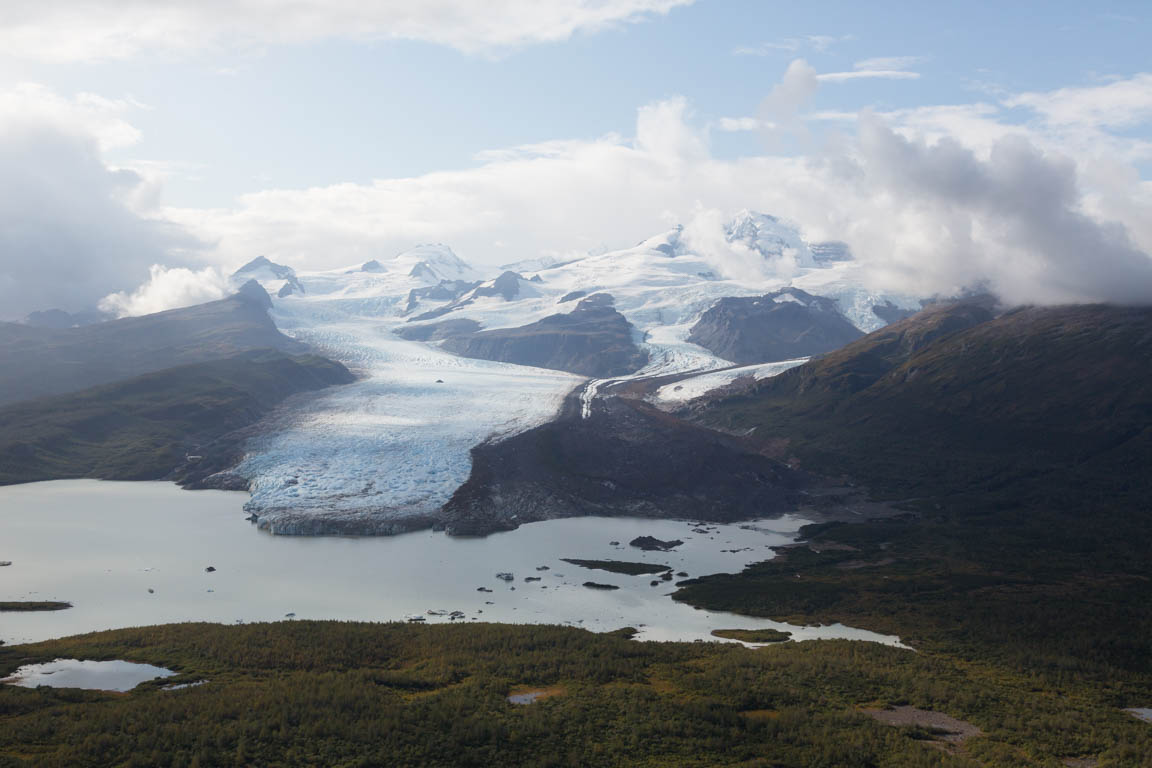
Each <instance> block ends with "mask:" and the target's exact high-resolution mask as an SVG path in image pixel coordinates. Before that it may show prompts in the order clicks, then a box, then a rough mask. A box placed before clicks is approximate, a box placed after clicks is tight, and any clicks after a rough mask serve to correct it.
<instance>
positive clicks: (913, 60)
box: [852, 56, 924, 70]
mask: <svg viewBox="0 0 1152 768" xmlns="http://www.w3.org/2000/svg"><path fill="white" fill-rule="evenodd" d="M922 61H924V57H923V56H877V57H875V58H871V59H863V60H861V61H858V62H856V63H855V64H853V65H852V66H853V68H855V69H863V70H870V69H871V70H876V69H908V67H911V66H914V65H916V64H919V63H920V62H922Z"/></svg>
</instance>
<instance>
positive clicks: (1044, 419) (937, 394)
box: [692, 303, 1152, 505]
mask: <svg viewBox="0 0 1152 768" xmlns="http://www.w3.org/2000/svg"><path fill="white" fill-rule="evenodd" d="M692 415H693V418H694V419H696V420H698V421H700V422H702V423H705V424H708V425H710V426H714V427H719V428H722V429H729V430H739V431H741V432H745V433H747V432H751V433H752V434H753V435H754V436H755V437H756V438H757V439H759V440H761V441H762V442H765V443H771V444H772V445H773V446H774V450H776V451H777V452H780V453H783V454H788V455H793V456H796V457H799V458H800V459H802V460H803V461H804V463H805V464H806V465H808V466H810V467H812V468H814V469H818V470H822V471H826V472H837V473H841V472H842V473H846V474H849V475H851V476H853V477H855V478H856V479H858V480H859V481H861V482H864V483H866V484H868V485H869V486H870V487H872V488H873V489H874V490H876V491H879V492H882V493H885V494H888V495H908V496H925V495H932V496H936V495H943V496H948V495H953V494H963V495H965V496H968V497H972V496H978V497H980V498H983V499H987V500H995V499H1003V500H1008V501H1011V502H1012V503H1015V504H1025V503H1028V502H1029V501H1031V502H1034V503H1043V502H1044V501H1045V500H1053V499H1058V500H1059V501H1060V503H1061V504H1063V505H1068V504H1071V503H1074V502H1075V503H1082V504H1099V503H1102V502H1108V501H1109V500H1110V501H1111V502H1117V501H1120V500H1129V501H1137V500H1139V501H1141V503H1142V502H1143V498H1144V496H1143V494H1145V493H1147V492H1148V491H1150V490H1152V477H1149V475H1148V473H1147V472H1146V471H1143V470H1141V469H1140V467H1141V466H1143V467H1145V468H1146V467H1147V466H1149V464H1147V463H1145V462H1148V461H1150V460H1152V309H1147V308H1128V307H1112V306H1101V305H1096V306H1072V307H1048V308H1024V309H1018V310H1014V311H1011V312H1008V313H1006V314H1003V315H1001V316H999V317H995V318H993V317H992V316H991V313H990V312H989V310H988V309H987V307H985V306H981V305H979V304H974V303H961V304H954V305H948V306H939V307H932V308H930V309H928V310H925V311H924V312H921V313H919V314H917V315H915V316H913V317H911V318H908V319H907V320H903V321H900V322H898V323H895V324H893V325H891V326H888V327H887V328H884V329H882V330H880V331H877V332H876V333H873V334H870V335H869V336H866V337H864V338H863V339H860V340H859V341H857V342H854V343H853V344H850V345H848V346H847V347H844V348H843V349H840V350H838V351H836V352H833V353H831V354H829V355H827V356H825V357H823V358H821V359H818V360H814V361H812V362H809V363H807V364H805V365H803V366H800V367H798V368H794V369H792V370H789V371H786V372H785V373H783V374H781V375H779V376H777V377H775V378H772V379H766V380H764V381H761V382H758V383H757V384H755V385H754V386H752V387H750V388H749V389H747V390H745V391H744V392H742V393H740V394H738V395H736V396H728V397H719V398H715V399H713V400H711V401H704V402H697V403H695V404H694V406H693V414H692Z"/></svg>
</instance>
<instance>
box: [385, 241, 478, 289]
mask: <svg viewBox="0 0 1152 768" xmlns="http://www.w3.org/2000/svg"><path fill="white" fill-rule="evenodd" d="M366 271H368V270H366ZM388 271H390V272H403V273H406V274H407V275H408V276H409V277H413V278H416V279H417V280H420V281H422V282H425V283H428V284H429V285H436V284H437V283H439V282H440V281H441V280H477V279H479V278H480V274H479V273H478V272H477V271H476V270H475V269H473V268H472V267H471V266H469V265H468V263H467V262H465V261H464V260H463V259H461V258H460V257H459V256H457V255H456V254H455V253H453V252H452V249H451V248H449V247H448V246H446V245H442V244H440V243H430V244H426V245H418V246H416V247H415V248H411V249H409V250H407V251H404V252H403V253H400V254H397V255H396V257H395V258H393V259H392V261H391V263H390V264H389V267H388Z"/></svg>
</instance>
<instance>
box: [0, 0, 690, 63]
mask: <svg viewBox="0 0 1152 768" xmlns="http://www.w3.org/2000/svg"><path fill="white" fill-rule="evenodd" d="M691 2H692V0H548V1H547V2H541V0H484V2H475V0H420V1H419V2H411V0H374V1H373V2H365V0H294V1H293V2H289V3H279V2H270V0H115V2H91V0H6V1H5V2H4V3H3V4H0V52H3V53H5V54H7V55H10V56H17V57H23V58H30V59H46V60H52V61H87V60H98V59H122V58H128V57H131V56H134V55H137V54H140V53H147V52H152V51H161V52H177V53H179V52H191V51H195V50H199V49H205V48H220V47H241V48H246V49H259V48H260V47H262V46H265V45H272V44H282V43H307V42H314V41H319V40H326V39H334V38H339V39H347V40H357V41H379V40H421V41H427V42H431V43H438V44H442V45H446V46H451V47H453V48H457V49H459V50H462V51H467V52H488V51H493V50H500V49H506V48H511V47H516V46H522V45H526V44H530V43H540V42H550V41H559V40H565V39H567V38H569V37H571V36H572V35H574V34H577V33H579V32H595V31H597V30H600V29H603V28H605V27H608V26H611V25H614V24H623V23H631V22H636V21H640V20H643V19H645V18H648V17H650V16H652V15H654V14H663V13H667V12H668V11H670V10H671V9H673V8H675V7H677V6H682V5H687V4H689V3H691Z"/></svg>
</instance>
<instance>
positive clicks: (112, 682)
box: [0, 659, 176, 692]
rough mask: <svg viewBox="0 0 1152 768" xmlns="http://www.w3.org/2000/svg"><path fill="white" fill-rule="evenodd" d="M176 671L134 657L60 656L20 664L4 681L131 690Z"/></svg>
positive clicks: (37, 685) (22, 684) (31, 684)
mask: <svg viewBox="0 0 1152 768" xmlns="http://www.w3.org/2000/svg"><path fill="white" fill-rule="evenodd" d="M174 674H176V673H175V672H173V671H172V670H170V669H164V668H163V667H155V666H153V665H151V664H136V663H134V662H131V661H81V660H80V659H56V660H55V661H49V662H47V663H44V664H28V665H27V666H23V667H20V668H19V669H17V670H16V671H15V672H13V673H12V675H11V676H10V677H6V678H4V679H3V680H0V682H3V683H7V684H8V685H18V686H20V687H21V688H37V687H39V686H41V685H47V686H50V687H52V688H84V689H87V690H90V691H121V692H123V691H130V690H132V689H133V688H135V687H136V686H138V685H140V683H143V682H146V681H148V680H155V679H156V678H158V677H171V676H172V675H174Z"/></svg>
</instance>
